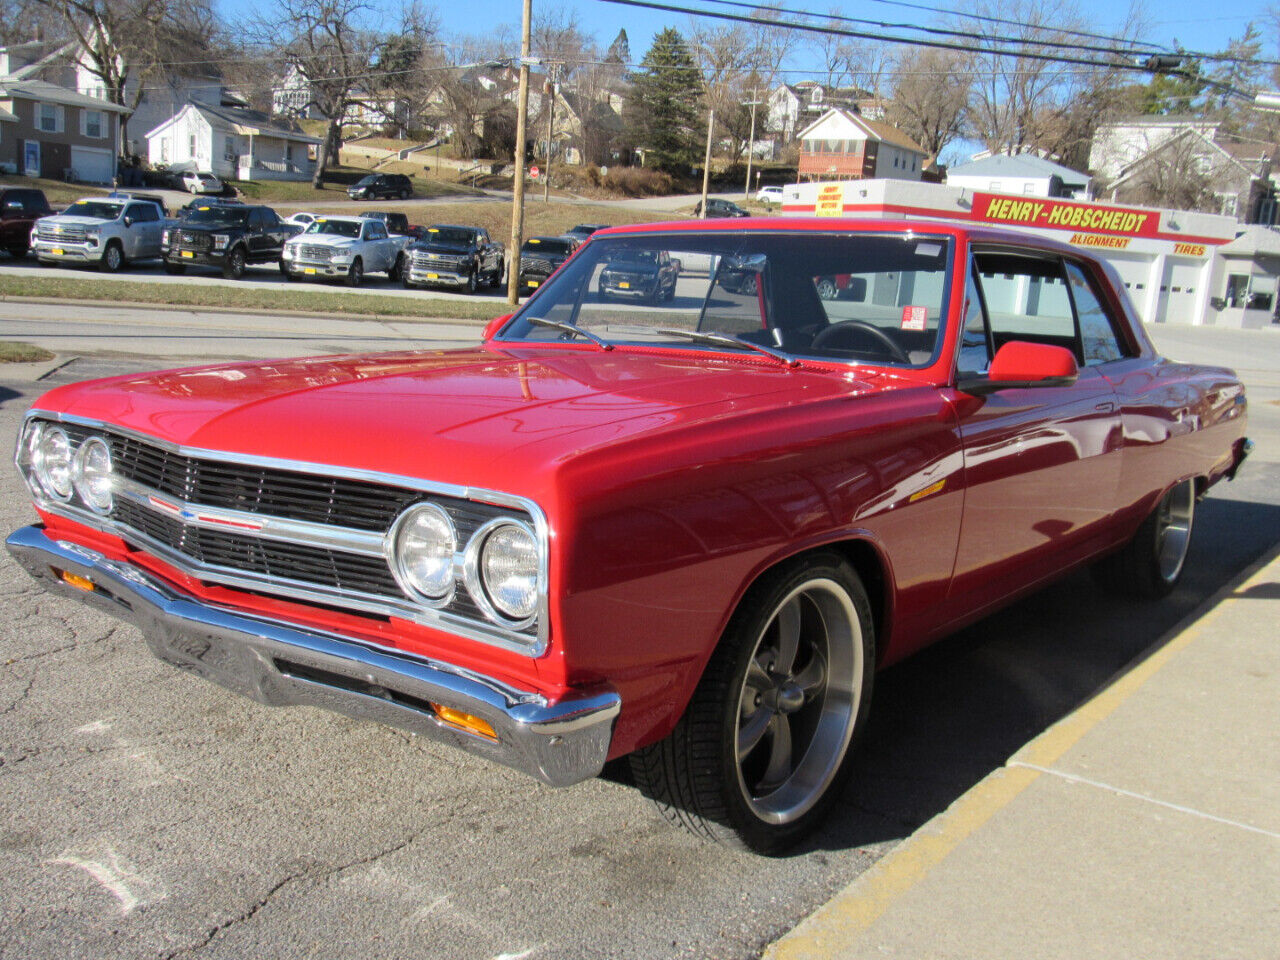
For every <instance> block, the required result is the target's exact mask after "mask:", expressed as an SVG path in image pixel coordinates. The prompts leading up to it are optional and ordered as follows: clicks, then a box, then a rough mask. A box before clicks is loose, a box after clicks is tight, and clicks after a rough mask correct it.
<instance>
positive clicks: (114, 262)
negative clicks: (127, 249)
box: [98, 240, 124, 273]
mask: <svg viewBox="0 0 1280 960" xmlns="http://www.w3.org/2000/svg"><path fill="white" fill-rule="evenodd" d="M123 267H124V249H123V248H122V247H121V246H120V241H119V240H111V241H108V243H107V248H106V249H105V250H103V251H102V259H101V260H99V261H98V269H99V270H101V271H102V272H103V273H119V272H120V270H121V269H122V268H123Z"/></svg>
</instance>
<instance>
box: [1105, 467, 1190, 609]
mask: <svg viewBox="0 0 1280 960" xmlns="http://www.w3.org/2000/svg"><path fill="white" fill-rule="evenodd" d="M1195 507H1196V484H1195V481H1194V480H1183V481H1182V482H1181V483H1178V484H1175V485H1174V486H1173V487H1172V488H1170V489H1169V490H1168V491H1167V492H1166V493H1165V495H1164V496H1163V497H1161V498H1160V502H1159V503H1158V504H1156V508H1155V509H1154V510H1152V511H1151V514H1150V516H1148V517H1147V519H1145V520H1143V521H1142V526H1140V527H1138V531H1137V532H1136V533H1135V534H1134V535H1133V538H1132V539H1131V540H1130V541H1129V542H1128V543H1127V544H1125V545H1124V547H1122V548H1121V549H1120V550H1119V551H1118V552H1116V553H1113V554H1112V555H1111V556H1109V557H1105V558H1104V559H1102V560H1099V561H1098V562H1097V563H1095V564H1094V565H1093V567H1092V570H1091V572H1092V574H1093V578H1094V580H1095V581H1096V582H1097V583H1098V585H1099V586H1101V587H1102V588H1103V589H1105V590H1107V591H1108V592H1110V593H1114V594H1117V595H1119V596H1123V597H1132V598H1134V599H1138V600H1158V599H1160V598H1161V597H1164V596H1167V595H1168V594H1169V593H1171V592H1172V591H1173V588H1174V587H1176V586H1177V585H1178V581H1179V580H1181V579H1182V571H1183V570H1184V569H1185V567H1186V560H1187V552H1188V550H1189V549H1190V547H1191V532H1192V528H1193V526H1194V521H1195Z"/></svg>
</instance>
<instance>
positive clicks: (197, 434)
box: [36, 345, 889, 498]
mask: <svg viewBox="0 0 1280 960" xmlns="http://www.w3.org/2000/svg"><path fill="white" fill-rule="evenodd" d="M863 372H865V371H860V373H863ZM888 379H889V378H884V377H876V376H875V375H874V374H872V375H871V377H870V378H869V379H863V380H859V379H855V378H854V377H853V376H852V374H851V373H850V372H848V371H843V372H832V371H830V370H819V369H812V370H807V369H804V368H799V369H794V368H788V367H784V366H782V365H780V364H777V363H775V362H774V361H772V360H769V359H767V358H763V357H756V356H750V357H746V356H744V357H742V358H737V357H734V358H727V359H718V358H715V357H712V356H708V355H706V354H705V353H704V354H701V355H698V354H696V353H695V352H694V351H689V352H688V353H680V352H674V351H672V352H661V353H659V352H656V351H654V352H639V351H630V350H617V351H610V352H608V353H604V352H600V351H596V350H594V349H593V350H581V349H572V348H533V349H527V350H526V349H520V350H504V349H499V348H498V347H497V346H495V345H484V346H481V347H477V348H474V349H470V350H453V351H430V352H428V351H414V352H402V353H384V354H371V355H364V356H335V357H316V358H309V359H298V360H284V361H268V362H260V363H250V364H224V365H218V366H211V367H197V368H188V369H182V370H172V371H166V372H162V373H155V374H147V375H142V376H125V377H114V378H111V379H107V380H98V381H89V382H87V383H82V384H71V385H68V386H65V387H59V388H57V389H55V390H53V391H51V392H50V393H48V394H46V395H45V396H44V397H43V398H42V399H41V400H40V401H39V402H38V403H37V404H36V407H37V408H39V409H44V410H52V411H59V412H62V413H65V414H70V415H73V416H77V417H83V418H86V419H89V420H101V421H105V422H108V423H112V424H116V425H119V426H121V427H125V428H128V429H131V430H136V431H139V432H141V433H143V434H146V435H148V436H151V437H155V438H158V439H161V440H166V441H169V442H171V443H175V444H180V445H183V446H187V447H194V448H200V449H207V450H219V451H228V452H233V453H238V454H243V455H247V456H256V457H273V458H279V459H285V460H297V461H303V462H308V463H318V464H328V465H334V466H341V467H348V468H354V469H362V470H376V471H379V472H382V473H386V474H392V475H401V476H410V477H419V478H425V479H430V480H434V481H439V482H443V483H452V484H457V485H459V486H477V487H487V488H490V489H497V490H503V491H506V492H509V493H516V494H521V495H525V496H531V497H535V498H536V497H537V496H538V494H539V493H540V492H545V491H546V488H547V486H548V484H549V482H550V481H549V478H550V477H551V476H553V475H554V473H555V471H556V470H557V469H559V468H560V467H561V466H563V465H565V464H566V463H568V462H570V461H572V460H574V459H576V458H581V457H586V456H590V455H591V454H593V453H595V452H599V451H602V450H606V449H607V450H609V451H610V452H612V453H614V454H616V455H620V456H625V452H624V451H625V448H626V445H627V443H628V442H630V441H635V440H640V439H642V438H649V439H653V438H663V439H664V441H665V442H680V441H678V440H676V439H675V436H676V435H681V434H684V433H685V432H686V431H687V430H689V428H691V427H696V429H697V430H699V431H702V433H701V434H700V435H701V436H705V435H706V433H705V431H706V430H707V429H708V425H709V424H715V423H716V422H720V423H727V422H729V421H736V420H739V419H740V418H743V417H750V416H754V415H761V416H763V415H768V414H770V413H774V412H777V411H779V410H780V409H782V408H785V407H790V406H793V405H795V404H798V403H809V402H813V401H821V400H823V399H830V400H841V401H843V400H847V399H849V398H851V397H854V396H858V395H862V394H865V393H868V392H871V391H872V390H874V389H883V388H884V385H885V381H887V380H888ZM693 442H696V438H695V440H694V441H693Z"/></svg>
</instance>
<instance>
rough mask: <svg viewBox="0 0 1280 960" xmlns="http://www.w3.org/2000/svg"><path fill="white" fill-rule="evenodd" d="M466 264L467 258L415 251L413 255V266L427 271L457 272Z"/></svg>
mask: <svg viewBox="0 0 1280 960" xmlns="http://www.w3.org/2000/svg"><path fill="white" fill-rule="evenodd" d="M466 262H467V258H466V257H462V256H453V255H446V254H440V253H426V252H424V251H421V250H415V251H414V253H413V265H414V266H415V267H422V268H423V269H427V270H448V271H455V270H457V269H458V268H459V267H460V266H462V265H463V264H465V263H466Z"/></svg>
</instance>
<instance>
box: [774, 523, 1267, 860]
mask: <svg viewBox="0 0 1280 960" xmlns="http://www.w3.org/2000/svg"><path fill="white" fill-rule="evenodd" d="M1277 530H1280V506H1275V505H1272V504H1268V503H1257V502H1249V501H1244V500H1229V499H1219V498H1210V499H1207V500H1205V501H1204V502H1202V503H1201V504H1200V505H1199V508H1198V513H1197V516H1196V530H1195V534H1194V537H1193V540H1192V546H1191V554H1190V555H1189V557H1188V561H1187V569H1186V573H1185V574H1184V577H1183V581H1182V582H1181V583H1180V584H1179V586H1178V589H1177V590H1176V591H1174V593H1173V594H1172V595H1171V596H1169V597H1167V598H1166V599H1165V600H1163V601H1160V602H1155V603H1143V602H1139V601H1130V600H1124V599H1119V598H1116V597H1112V596H1111V595H1109V594H1107V593H1105V592H1104V591H1102V590H1101V589H1099V587H1098V586H1097V585H1096V584H1095V583H1094V582H1093V580H1092V578H1091V577H1090V575H1089V573H1088V572H1087V571H1080V572H1077V573H1075V574H1073V575H1072V576H1070V577H1069V578H1067V579H1066V580H1063V581H1062V582H1060V583H1057V584H1055V585H1053V586H1051V587H1049V588H1047V589H1045V590H1043V591H1041V592H1039V593H1037V594H1035V595H1033V596H1030V597H1028V598H1026V599H1024V600H1022V601H1020V602H1019V603H1017V604H1015V605H1014V606H1012V607H1009V608H1007V609H1006V610H1004V611H1001V612H1000V613H997V614H995V615H993V616H991V617H988V618H987V619H985V620H982V621H980V622H979V623H977V624H975V625H973V626H971V627H968V628H966V629H965V630H962V631H960V632H959V633H956V634H954V635H953V636H951V637H948V638H947V639H945V640H943V641H942V642H940V643H938V644H936V645H934V646H933V647H931V648H930V649H928V650H925V651H923V652H922V653H920V654H918V655H916V656H914V657H911V658H910V659H908V660H906V661H904V662H902V663H900V664H897V665H895V666H893V667H890V668H889V669H887V670H885V671H883V672H882V673H880V674H879V675H878V676H877V678H876V690H875V694H874V701H873V706H872V710H871V717H870V722H869V723H868V725H867V729H866V731H865V735H864V737H863V741H862V745H861V749H860V751H859V754H858V756H857V757H856V758H855V767H854V771H853V776H852V777H851V778H850V780H849V784H848V786H847V787H846V788H845V790H844V792H843V794H842V796H841V797H840V798H839V800H838V802H837V804H836V805H835V806H834V808H833V810H832V814H831V816H830V817H829V819H828V821H827V823H826V825H825V826H824V827H823V828H822V830H821V831H820V832H819V833H818V834H816V835H815V836H814V837H813V838H812V840H811V841H810V842H809V843H808V844H805V845H804V846H803V847H802V848H801V849H799V850H797V851H795V852H796V853H805V852H812V851H813V850H821V849H826V850H843V849H849V848H854V847H865V846H868V845H870V844H875V843H879V842H883V841H893V840H897V839H900V838H903V837H906V836H908V835H909V834H910V833H912V832H913V831H914V830H916V829H917V828H918V827H920V826H921V825H922V824H924V823H925V822H926V821H928V820H929V819H930V818H932V817H933V816H935V815H937V814H938V813H941V812H942V811H943V810H945V809H946V808H947V807H948V806H949V805H951V804H952V803H953V802H955V801H956V800H957V799H958V798H959V797H960V796H961V795H962V794H963V793H965V791H967V790H968V789H969V788H970V787H972V786H973V785H974V784H976V783H977V782H978V781H980V780H981V779H982V778H983V777H985V776H987V775H988V774H989V773H991V772H992V771H994V770H997V769H999V768H1000V767H1002V766H1003V765H1004V764H1005V762H1006V761H1007V760H1008V758H1009V757H1010V756H1012V755H1013V754H1014V753H1016V752H1017V751H1018V749H1019V748H1021V747H1022V746H1023V745H1024V744H1026V743H1027V742H1028V741H1029V740H1031V739H1033V738H1034V737H1036V736H1037V735H1038V734H1040V733H1041V732H1043V731H1044V730H1045V729H1047V728H1048V727H1049V726H1051V725H1052V724H1054V723H1055V722H1057V721H1058V720H1060V719H1061V718H1062V717H1064V716H1065V715H1067V714H1068V713H1070V712H1071V711H1072V710H1074V709H1075V708H1076V707H1078V706H1080V705H1081V704H1082V703H1084V702H1085V701H1087V700H1089V699H1090V698H1091V697H1092V696H1093V695H1094V694H1095V693H1097V692H1098V691H1099V690H1100V689H1102V688H1103V687H1105V686H1106V685H1107V684H1108V683H1109V682H1110V681H1111V680H1112V679H1113V678H1114V677H1115V675H1116V674H1117V673H1118V672H1121V671H1123V670H1126V669H1127V667H1129V666H1130V665H1131V664H1132V663H1133V661H1134V660H1135V659H1138V658H1143V657H1145V656H1147V655H1149V654H1150V653H1151V652H1153V650H1154V649H1156V647H1155V645H1156V644H1157V643H1159V641H1160V640H1161V638H1162V637H1163V636H1164V635H1165V634H1166V633H1167V632H1168V631H1170V630H1171V629H1172V628H1173V627H1174V626H1175V625H1176V624H1177V623H1178V622H1179V621H1180V620H1182V619H1183V618H1184V617H1186V616H1187V615H1188V614H1190V613H1191V612H1192V611H1193V610H1194V609H1195V608H1196V607H1197V606H1199V605H1200V604H1201V603H1203V602H1204V601H1205V600H1206V599H1207V598H1209V597H1210V596H1212V595H1213V594H1214V593H1215V592H1216V591H1217V590H1219V589H1221V588H1222V587H1223V586H1224V585H1225V584H1226V583H1227V582H1228V581H1230V579H1231V578H1232V577H1234V576H1236V575H1237V574H1238V573H1240V572H1241V571H1242V570H1243V569H1245V568H1246V567H1247V566H1248V565H1249V564H1250V563H1252V562H1254V561H1255V560H1257V559H1258V558H1259V557H1260V556H1262V555H1263V554H1264V553H1265V552H1266V551H1267V550H1268V549H1269V548H1271V547H1272V546H1274V544H1275V531H1277ZM1269 596H1272V595H1269Z"/></svg>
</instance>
